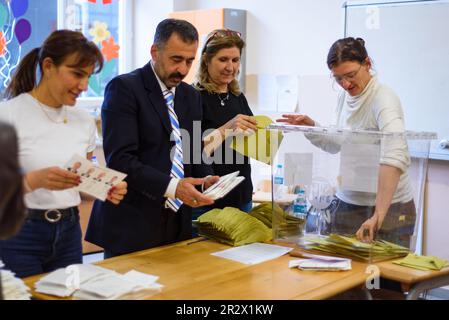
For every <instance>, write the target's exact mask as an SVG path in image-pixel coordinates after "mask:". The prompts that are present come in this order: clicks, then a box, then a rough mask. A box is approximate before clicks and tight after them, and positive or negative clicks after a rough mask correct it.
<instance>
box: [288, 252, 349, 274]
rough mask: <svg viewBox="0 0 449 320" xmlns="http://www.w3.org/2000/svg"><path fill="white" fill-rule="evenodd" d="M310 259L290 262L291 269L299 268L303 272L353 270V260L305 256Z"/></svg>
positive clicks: (313, 255)
mask: <svg viewBox="0 0 449 320" xmlns="http://www.w3.org/2000/svg"><path fill="white" fill-rule="evenodd" d="M303 256H304V257H307V258H310V259H297V260H291V261H290V262H289V264H288V265H289V268H296V267H297V268H299V269H301V270H315V271H345V270H351V269H352V266H351V259H346V258H338V257H331V256H320V255H316V254H307V253H304V254H303Z"/></svg>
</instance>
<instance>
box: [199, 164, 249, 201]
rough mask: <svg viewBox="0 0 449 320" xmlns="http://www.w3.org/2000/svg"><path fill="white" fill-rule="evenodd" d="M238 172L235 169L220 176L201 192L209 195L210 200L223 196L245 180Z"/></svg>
mask: <svg viewBox="0 0 449 320" xmlns="http://www.w3.org/2000/svg"><path fill="white" fill-rule="evenodd" d="M239 173H240V171H235V172H232V173H230V174H227V175H225V176H222V177H220V180H218V181H217V182H216V183H214V184H213V185H212V186H210V187H209V188H208V189H207V190H205V191H204V192H203V194H204V195H206V196H208V197H210V198H211V199H212V200H217V199H220V198H223V197H224V196H225V195H227V194H228V193H229V191H231V190H232V189H234V188H235V187H236V186H238V185H239V183H240V182H242V181H243V180H245V177H242V176H239Z"/></svg>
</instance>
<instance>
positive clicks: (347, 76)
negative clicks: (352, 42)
mask: <svg viewBox="0 0 449 320" xmlns="http://www.w3.org/2000/svg"><path fill="white" fill-rule="evenodd" d="M360 69H362V64H361V65H360V67H359V68H358V69H357V71H352V72H349V73H347V74H345V75H343V76H334V75H332V77H333V78H334V80H335V81H336V82H337V83H339V84H341V83H342V82H343V80H346V81H347V82H351V81H353V80H354V78H355V77H356V76H357V74H358V73H359V71H360Z"/></svg>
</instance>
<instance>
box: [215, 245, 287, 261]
mask: <svg viewBox="0 0 449 320" xmlns="http://www.w3.org/2000/svg"><path fill="white" fill-rule="evenodd" d="M292 250H293V249H292V248H287V247H282V246H277V245H273V244H266V243H258V242H256V243H252V244H248V245H245V246H241V247H236V248H231V249H227V250H223V251H219V252H215V253H212V255H213V256H216V257H221V258H225V259H229V260H234V261H237V262H240V263H244V264H249V265H252V264H257V263H261V262H264V261H268V260H272V259H276V258H279V257H280V256H283V255H284V254H287V253H289V252H290V251H292Z"/></svg>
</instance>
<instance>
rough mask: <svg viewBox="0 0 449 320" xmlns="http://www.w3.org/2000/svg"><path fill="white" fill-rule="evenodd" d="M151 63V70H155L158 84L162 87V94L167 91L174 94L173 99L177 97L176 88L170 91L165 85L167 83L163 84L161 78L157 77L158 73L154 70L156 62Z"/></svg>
mask: <svg viewBox="0 0 449 320" xmlns="http://www.w3.org/2000/svg"><path fill="white" fill-rule="evenodd" d="M150 62H151V63H150V64H151V69H153V73H154V75H155V76H156V79H157V82H158V83H159V86H160V87H161V91H162V94H163V93H164V91H165V90H170V91H171V92H172V93H173V98H174V97H175V94H176V87H173V88H171V89H168V88H167V86H166V85H165V83H163V82H162V80H161V79H159V76H158V75H157V73H156V71H155V70H154V62H153V60H151V61H150Z"/></svg>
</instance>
